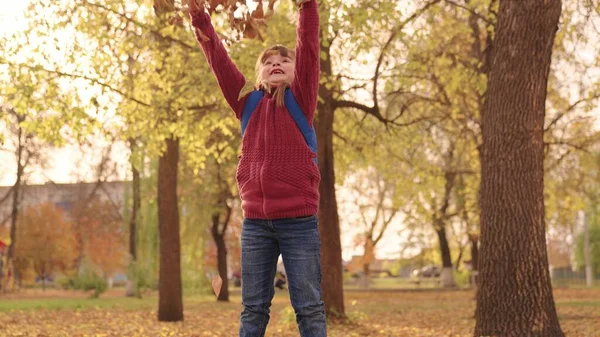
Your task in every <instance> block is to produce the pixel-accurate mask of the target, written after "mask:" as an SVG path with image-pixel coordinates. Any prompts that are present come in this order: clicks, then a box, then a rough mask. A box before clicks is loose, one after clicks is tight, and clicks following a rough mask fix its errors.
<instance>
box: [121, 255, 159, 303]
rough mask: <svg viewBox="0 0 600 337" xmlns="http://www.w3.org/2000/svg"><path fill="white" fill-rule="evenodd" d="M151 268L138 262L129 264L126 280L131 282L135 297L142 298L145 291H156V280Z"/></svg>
mask: <svg viewBox="0 0 600 337" xmlns="http://www.w3.org/2000/svg"><path fill="white" fill-rule="evenodd" d="M154 275H155V273H154V272H153V271H152V268H150V267H148V266H146V265H142V264H141V263H139V262H133V263H130V264H129V270H128V272H127V278H128V279H129V280H131V281H132V282H133V286H134V291H135V296H137V297H140V298H141V297H142V294H143V292H144V291H145V290H151V289H156V287H157V284H158V282H157V281H158V280H157V279H156V277H155V276H154Z"/></svg>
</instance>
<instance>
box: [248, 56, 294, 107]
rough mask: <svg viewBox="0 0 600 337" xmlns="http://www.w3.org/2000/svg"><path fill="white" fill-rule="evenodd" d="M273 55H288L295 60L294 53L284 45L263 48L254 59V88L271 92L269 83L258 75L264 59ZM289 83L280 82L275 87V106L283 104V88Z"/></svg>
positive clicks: (288, 85) (287, 86)
mask: <svg viewBox="0 0 600 337" xmlns="http://www.w3.org/2000/svg"><path fill="white" fill-rule="evenodd" d="M273 55H281V56H283V57H289V58H291V59H292V60H296V53H295V52H294V51H293V50H291V49H289V48H287V47H285V46H282V45H275V46H273V47H270V48H267V49H265V50H264V51H263V52H262V53H261V54H260V56H259V57H258V60H257V61H256V67H255V71H256V84H255V85H254V88H255V89H256V90H264V91H267V92H271V87H270V86H269V84H268V83H266V81H263V79H262V78H261V77H260V70H261V68H262V66H263V64H264V63H265V61H266V60H267V59H268V58H269V57H270V56H273ZM290 85H291V83H282V84H281V85H280V86H278V87H277V89H275V92H274V93H273V96H274V97H275V102H277V106H279V107H282V106H284V102H283V98H284V96H285V90H286V89H287V88H289V87H290Z"/></svg>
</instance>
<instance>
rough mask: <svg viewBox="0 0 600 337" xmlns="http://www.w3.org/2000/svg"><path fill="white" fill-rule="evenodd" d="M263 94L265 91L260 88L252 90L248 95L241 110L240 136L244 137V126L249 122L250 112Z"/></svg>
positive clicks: (254, 108)
mask: <svg viewBox="0 0 600 337" xmlns="http://www.w3.org/2000/svg"><path fill="white" fill-rule="evenodd" d="M264 95H265V93H264V92H262V91H260V90H254V91H252V92H251V93H250V94H249V95H248V100H246V105H245V106H244V110H243V111H242V137H244V132H246V127H247V126H248V122H250V117H252V113H253V112H254V110H256V106H257V105H258V103H259V102H260V100H261V99H262V98H263V96H264Z"/></svg>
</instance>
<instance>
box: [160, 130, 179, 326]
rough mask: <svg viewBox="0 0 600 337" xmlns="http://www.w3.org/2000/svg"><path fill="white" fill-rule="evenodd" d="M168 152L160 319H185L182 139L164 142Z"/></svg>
mask: <svg viewBox="0 0 600 337" xmlns="http://www.w3.org/2000/svg"><path fill="white" fill-rule="evenodd" d="M165 142H166V144H167V149H166V151H165V153H163V155H162V156H161V157H160V159H159V161H158V198H157V199H158V200H157V201H158V230H159V241H160V244H159V249H160V267H159V281H158V320H159V321H161V322H174V321H182V320H183V302H182V290H181V247H180V240H179V207H178V202H177V166H178V162H179V140H177V139H173V138H169V139H167V140H165Z"/></svg>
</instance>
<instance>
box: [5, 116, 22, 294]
mask: <svg viewBox="0 0 600 337" xmlns="http://www.w3.org/2000/svg"><path fill="white" fill-rule="evenodd" d="M16 118H17V122H18V123H20V122H21V121H22V119H23V118H22V117H20V116H18V115H16ZM18 128H19V129H18V133H17V137H18V144H17V153H16V155H17V177H16V180H15V184H14V185H13V188H12V206H11V208H12V209H11V214H10V245H9V246H8V252H7V261H8V263H7V265H8V267H11V268H12V273H13V275H14V280H15V285H17V286H19V285H20V283H21V275H19V271H18V270H17V268H14V266H15V264H14V259H15V257H16V256H15V249H16V245H17V220H18V217H19V198H20V196H21V195H20V193H21V181H22V180H23V173H24V171H25V167H24V165H23V152H24V151H25V146H24V144H23V129H22V128H21V126H20V125H19V126H18Z"/></svg>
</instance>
